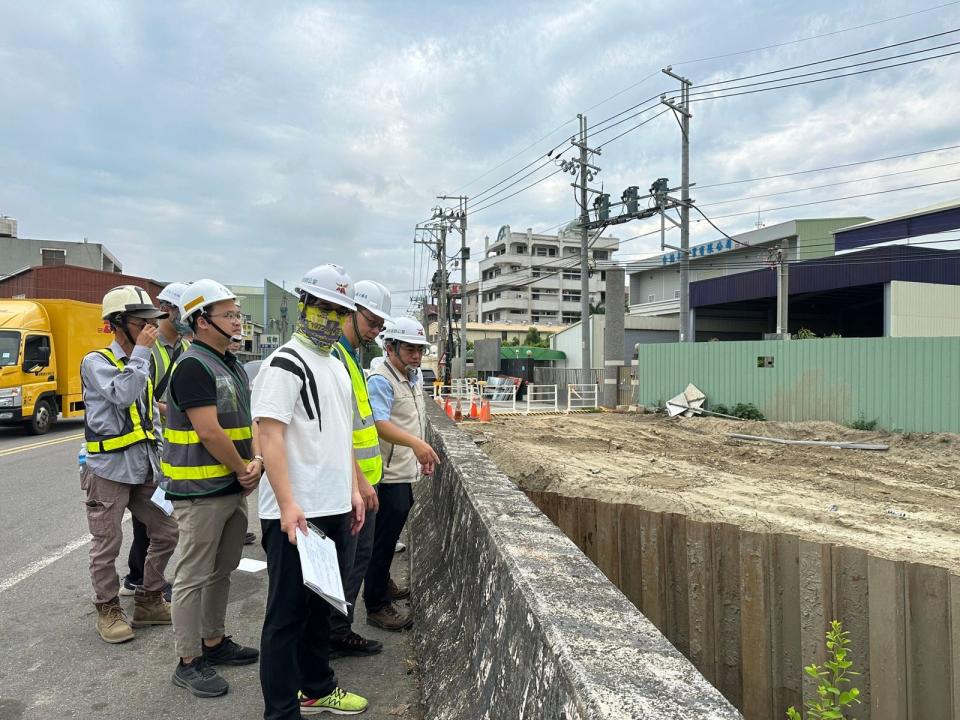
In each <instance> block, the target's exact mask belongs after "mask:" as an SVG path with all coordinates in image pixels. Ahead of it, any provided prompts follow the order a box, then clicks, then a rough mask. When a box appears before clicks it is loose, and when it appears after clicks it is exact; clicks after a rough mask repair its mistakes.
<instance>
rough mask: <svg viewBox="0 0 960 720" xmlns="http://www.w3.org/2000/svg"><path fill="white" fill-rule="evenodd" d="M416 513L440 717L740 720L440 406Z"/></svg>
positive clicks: (433, 693) (426, 680) (421, 632)
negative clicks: (435, 457)
mask: <svg viewBox="0 0 960 720" xmlns="http://www.w3.org/2000/svg"><path fill="white" fill-rule="evenodd" d="M428 413H429V415H430V434H431V442H432V444H433V446H434V448H436V450H437V452H438V453H439V454H440V456H441V459H442V463H441V465H440V467H439V468H438V471H437V473H436V474H435V475H434V477H433V478H427V479H424V480H423V481H421V482H420V483H418V484H417V486H416V505H415V506H414V510H413V512H412V513H411V517H410V522H409V527H410V536H411V550H412V552H413V558H412V582H413V597H414V598H415V613H416V625H415V638H416V644H417V650H418V656H419V661H420V666H421V674H422V682H423V695H424V703H425V705H426V709H427V717H428V718H431V719H433V718H444V719H446V718H449V719H450V720H470V719H471V718H485V719H489V720H502V719H503V718H531V719H536V720H541V719H550V720H553V719H554V718H556V719H557V720H587V719H588V718H589V719H591V720H593V719H597V720H606V719H608V718H609V719H611V720H612V719H613V718H617V719H618V720H622V719H625V718H644V719H645V720H667V719H670V720H681V719H682V720H707V718H709V719H710V720H735V719H736V720H739V719H740V718H741V716H740V714H739V713H738V712H737V711H736V710H735V709H734V708H733V707H732V706H731V705H730V704H729V703H728V702H727V701H726V700H725V699H724V698H723V696H722V695H721V694H720V693H719V692H718V691H717V690H716V689H714V688H713V687H712V686H711V685H710V684H709V683H708V682H707V681H706V680H705V679H704V678H703V677H702V676H701V675H700V673H699V672H698V671H697V670H696V669H695V668H694V666H693V665H692V664H691V663H690V662H689V661H688V660H687V659H686V658H684V657H683V655H681V654H680V652H678V651H677V650H676V649H675V648H674V647H673V646H672V645H671V644H670V643H669V642H668V641H667V640H666V638H665V637H664V636H663V635H662V634H661V633H660V631H659V630H657V628H656V627H655V626H654V624H653V623H651V622H650V621H649V620H647V619H646V618H645V617H644V616H643V615H642V614H641V613H640V612H639V611H638V610H637V608H636V607H635V606H634V605H633V604H632V603H631V602H630V601H629V600H628V599H627V598H626V597H625V596H624V595H623V593H621V592H620V591H619V590H618V589H617V588H616V587H615V586H614V585H613V584H612V583H611V582H610V581H609V580H607V578H606V577H604V575H603V573H601V572H600V570H599V569H598V568H597V567H596V566H595V565H594V564H593V563H592V562H591V561H590V560H589V559H588V558H587V557H586V556H585V555H584V554H583V552H582V551H581V550H580V549H579V548H578V547H577V546H576V545H575V544H574V543H573V542H572V541H571V540H569V539H568V538H567V537H566V536H565V535H564V534H563V533H562V532H561V531H560V530H559V529H558V528H557V526H556V525H554V524H553V523H552V522H551V521H550V520H549V519H548V518H547V517H545V516H544V515H543V514H542V513H541V512H540V511H539V510H538V509H537V508H536V507H535V506H534V505H533V503H532V502H531V501H530V500H529V499H528V498H527V497H526V496H525V495H524V494H523V493H522V492H521V491H520V490H518V489H517V488H516V486H515V485H514V484H513V483H512V482H511V481H510V480H509V479H508V478H507V477H506V476H505V475H504V474H503V473H502V472H500V470H499V469H497V467H496V466H495V465H494V464H493V462H492V461H491V460H490V459H489V458H488V457H487V456H486V455H485V454H484V453H483V452H481V451H480V450H479V449H478V448H477V447H476V446H475V444H474V442H473V439H472V438H471V437H469V436H467V435H466V434H464V433H462V432H461V431H460V430H458V429H457V428H456V427H455V426H454V425H453V423H452V422H451V421H450V420H449V419H448V418H447V417H446V416H445V415H444V414H443V413H442V412H441V411H440V410H439V409H438V408H437V407H436V406H435V405H434V404H433V403H428Z"/></svg>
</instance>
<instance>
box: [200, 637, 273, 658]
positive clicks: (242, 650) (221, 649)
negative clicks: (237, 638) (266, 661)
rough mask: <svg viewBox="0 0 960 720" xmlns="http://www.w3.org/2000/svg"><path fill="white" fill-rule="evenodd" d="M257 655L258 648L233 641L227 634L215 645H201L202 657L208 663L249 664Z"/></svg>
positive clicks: (258, 652) (258, 653) (258, 655)
mask: <svg viewBox="0 0 960 720" xmlns="http://www.w3.org/2000/svg"><path fill="white" fill-rule="evenodd" d="M259 657H260V651H259V650H257V649H256V648H251V647H244V646H243V645H240V644H239V643H235V642H234V641H233V640H232V639H231V638H230V636H229V635H227V636H226V637H225V638H223V640H221V641H220V644H219V645H217V646H215V647H207V646H206V645H204V646H203V659H204V660H206V661H207V662H208V663H209V664H210V665H249V664H250V663H255V662H256V661H257V660H258V659H259Z"/></svg>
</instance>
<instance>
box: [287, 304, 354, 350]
mask: <svg viewBox="0 0 960 720" xmlns="http://www.w3.org/2000/svg"><path fill="white" fill-rule="evenodd" d="M299 308H300V319H299V320H297V327H296V330H295V331H294V333H295V334H296V335H297V337H299V338H300V339H301V340H303V341H304V342H305V343H307V344H308V345H311V346H313V348H314V349H315V350H316V351H317V352H319V353H320V354H322V355H329V354H330V350H331V349H333V346H334V345H335V344H336V342H337V340H339V339H340V338H341V337H342V336H343V324H344V322H345V321H346V319H347V318H346V316H345V315H338V314H337V313H336V312H335V311H334V310H321V309H320V308H318V307H313V306H312V305H304V304H303V303H300V304H299Z"/></svg>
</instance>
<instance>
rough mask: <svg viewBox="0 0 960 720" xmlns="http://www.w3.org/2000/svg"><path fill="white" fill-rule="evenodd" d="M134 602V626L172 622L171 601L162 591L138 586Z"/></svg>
mask: <svg viewBox="0 0 960 720" xmlns="http://www.w3.org/2000/svg"><path fill="white" fill-rule="evenodd" d="M133 603H134V604H133V625H134V627H139V626H142V625H169V624H170V622H171V620H170V603H168V602H167V601H166V600H165V599H164V598H163V592H162V591H160V590H156V591H154V592H150V591H149V590H144V589H142V588H137V592H136V594H135V595H134V596H133Z"/></svg>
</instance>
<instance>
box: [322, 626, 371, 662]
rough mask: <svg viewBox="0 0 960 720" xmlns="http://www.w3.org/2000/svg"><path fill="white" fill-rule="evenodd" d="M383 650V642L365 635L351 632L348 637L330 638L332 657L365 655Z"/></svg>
mask: <svg viewBox="0 0 960 720" xmlns="http://www.w3.org/2000/svg"><path fill="white" fill-rule="evenodd" d="M379 652H383V643H382V642H380V641H379V640H368V639H367V638H365V637H361V636H360V635H357V634H356V633H355V632H351V633H350V634H349V635H347V636H346V637H342V638H330V657H331V658H341V657H347V656H348V655H355V656H357V657H364V656H366V655H376V654H377V653H379Z"/></svg>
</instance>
